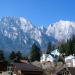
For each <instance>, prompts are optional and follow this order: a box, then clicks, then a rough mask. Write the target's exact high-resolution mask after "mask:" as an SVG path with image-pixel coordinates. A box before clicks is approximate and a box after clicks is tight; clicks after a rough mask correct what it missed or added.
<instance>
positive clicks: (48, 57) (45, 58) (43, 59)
mask: <svg viewBox="0 0 75 75" xmlns="http://www.w3.org/2000/svg"><path fill="white" fill-rule="evenodd" d="M53 60H54V59H53V57H52V56H51V55H50V54H42V56H41V58H40V62H41V63H42V62H47V61H50V62H53Z"/></svg>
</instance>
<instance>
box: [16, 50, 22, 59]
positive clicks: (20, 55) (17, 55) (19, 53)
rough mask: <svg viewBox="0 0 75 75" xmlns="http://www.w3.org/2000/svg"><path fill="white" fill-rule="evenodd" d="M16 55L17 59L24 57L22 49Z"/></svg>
mask: <svg viewBox="0 0 75 75" xmlns="http://www.w3.org/2000/svg"><path fill="white" fill-rule="evenodd" d="M16 57H17V60H20V59H22V58H23V57H22V53H21V52H20V51H18V52H17V53H16Z"/></svg>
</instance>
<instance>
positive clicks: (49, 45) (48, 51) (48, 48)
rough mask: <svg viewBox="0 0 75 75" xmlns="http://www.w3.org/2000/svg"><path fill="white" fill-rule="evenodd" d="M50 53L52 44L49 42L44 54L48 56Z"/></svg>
mask: <svg viewBox="0 0 75 75" xmlns="http://www.w3.org/2000/svg"><path fill="white" fill-rule="evenodd" d="M51 51H52V44H51V42H49V43H48V47H47V52H46V53H47V54H49V53H50V52H51Z"/></svg>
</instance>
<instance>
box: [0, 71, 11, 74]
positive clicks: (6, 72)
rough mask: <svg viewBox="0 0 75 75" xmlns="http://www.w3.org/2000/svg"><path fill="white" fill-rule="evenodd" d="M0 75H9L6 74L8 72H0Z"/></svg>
mask: <svg viewBox="0 0 75 75" xmlns="http://www.w3.org/2000/svg"><path fill="white" fill-rule="evenodd" d="M0 75H10V74H9V73H8V71H5V72H0Z"/></svg>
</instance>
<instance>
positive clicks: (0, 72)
mask: <svg viewBox="0 0 75 75" xmlns="http://www.w3.org/2000/svg"><path fill="white" fill-rule="evenodd" d="M7 67H8V63H7V61H0V75H10V74H9V72H8V71H7Z"/></svg>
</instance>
